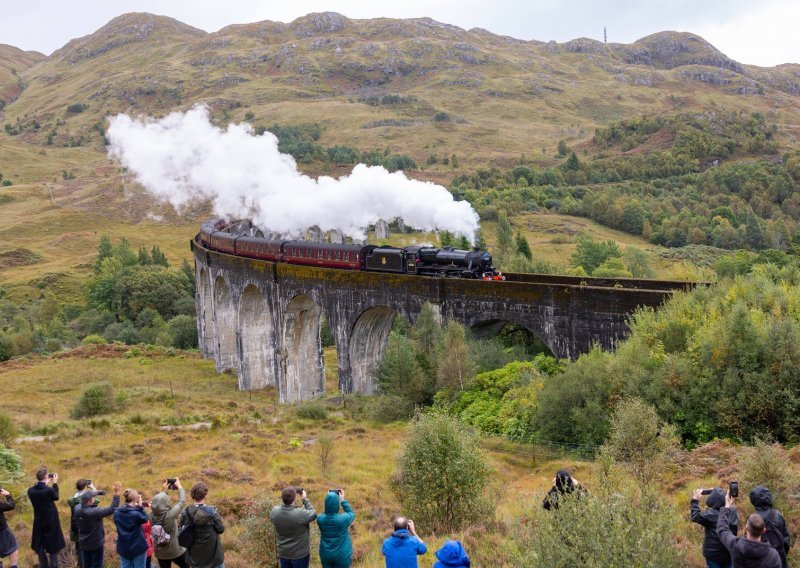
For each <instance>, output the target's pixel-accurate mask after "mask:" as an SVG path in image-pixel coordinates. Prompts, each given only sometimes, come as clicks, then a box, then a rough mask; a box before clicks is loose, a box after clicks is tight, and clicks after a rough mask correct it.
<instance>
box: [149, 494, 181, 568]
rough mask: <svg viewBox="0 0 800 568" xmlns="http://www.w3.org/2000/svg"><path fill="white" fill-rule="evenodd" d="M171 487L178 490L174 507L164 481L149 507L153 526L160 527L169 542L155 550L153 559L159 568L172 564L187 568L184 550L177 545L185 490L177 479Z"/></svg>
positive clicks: (168, 567) (167, 567) (165, 567)
mask: <svg viewBox="0 0 800 568" xmlns="http://www.w3.org/2000/svg"><path fill="white" fill-rule="evenodd" d="M173 486H174V487H175V489H177V490H178V502H177V503H175V505H174V506H173V504H172V499H170V496H169V494H168V493H167V490H168V489H169V488H170V485H169V483H167V482H166V481H164V486H163V490H162V491H161V493H159V494H157V495H156V496H155V497H153V503H152V507H151V511H152V517H151V520H152V522H153V525H160V526H161V527H162V528H163V529H164V532H166V533H167V534H168V535H169V542H168V543H167V544H165V545H162V546H159V547H157V548H156V550H155V557H156V560H158V565H159V567H160V568H170V566H172V563H173V562H174V563H175V565H176V566H178V567H179V568H189V565H188V564H187V562H186V549H185V548H183V547H182V546H181V545H180V544H178V518H179V517H180V515H181V511H183V508H184V507H185V506H186V490H185V489H184V488H183V486H182V485H181V480H180V479H178V478H175V483H174V484H173Z"/></svg>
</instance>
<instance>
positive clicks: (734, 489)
mask: <svg viewBox="0 0 800 568" xmlns="http://www.w3.org/2000/svg"><path fill="white" fill-rule="evenodd" d="M728 493H730V495H731V497H738V496H739V482H738V481H731V482H730V484H729V485H728Z"/></svg>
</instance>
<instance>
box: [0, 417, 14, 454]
mask: <svg viewBox="0 0 800 568" xmlns="http://www.w3.org/2000/svg"><path fill="white" fill-rule="evenodd" d="M16 439H17V428H16V426H14V422H13V421H12V420H11V417H10V416H9V415H8V414H6V413H5V412H0V446H10V445H11V444H13V443H14V440H16Z"/></svg>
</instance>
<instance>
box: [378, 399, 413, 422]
mask: <svg viewBox="0 0 800 568" xmlns="http://www.w3.org/2000/svg"><path fill="white" fill-rule="evenodd" d="M414 407H415V406H414V401H413V400H410V399H408V398H406V397H404V396H400V395H396V394H379V395H377V396H374V397H372V398H370V400H369V401H368V402H367V407H366V414H367V416H368V417H369V418H370V420H374V421H375V422H383V423H386V424H388V423H389V422H397V421H398V420H408V419H409V418H411V417H412V416H413V415H414Z"/></svg>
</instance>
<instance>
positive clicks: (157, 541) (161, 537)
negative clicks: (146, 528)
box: [150, 525, 171, 548]
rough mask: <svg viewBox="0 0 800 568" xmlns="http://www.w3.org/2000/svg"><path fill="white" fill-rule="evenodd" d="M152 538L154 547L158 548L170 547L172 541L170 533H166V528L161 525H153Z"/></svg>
mask: <svg viewBox="0 0 800 568" xmlns="http://www.w3.org/2000/svg"><path fill="white" fill-rule="evenodd" d="M150 538H151V539H152V540H153V546H155V547H156V548H158V547H159V546H166V545H168V544H169V541H170V540H171V537H170V536H169V533H168V532H167V531H165V530H164V527H163V526H161V525H153V527H152V528H151V529H150Z"/></svg>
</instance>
